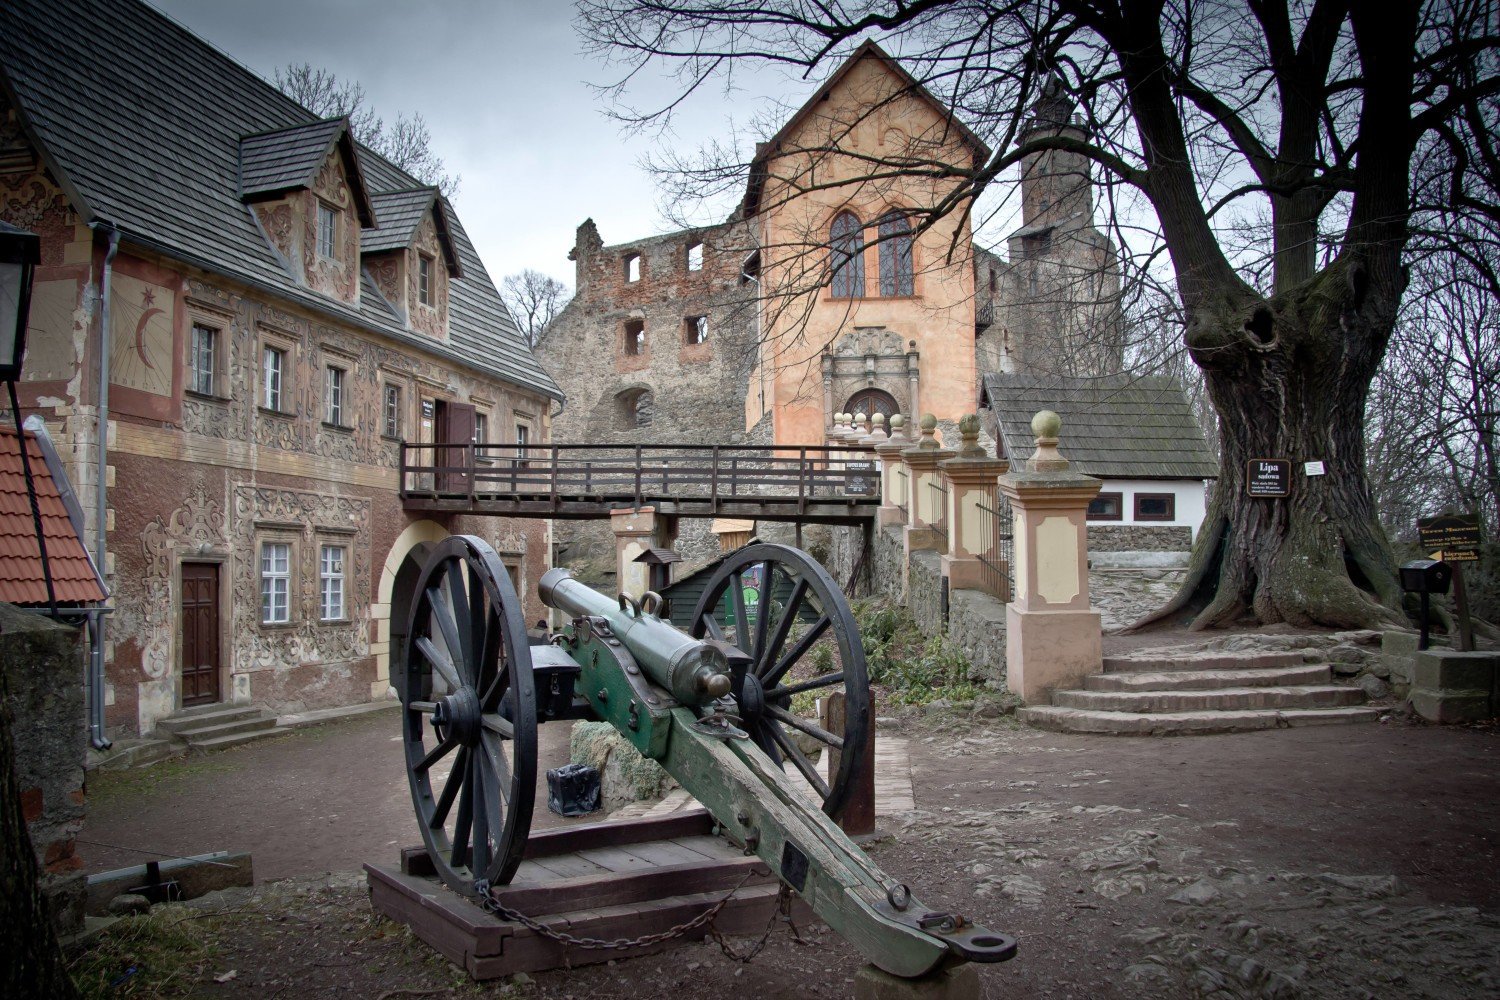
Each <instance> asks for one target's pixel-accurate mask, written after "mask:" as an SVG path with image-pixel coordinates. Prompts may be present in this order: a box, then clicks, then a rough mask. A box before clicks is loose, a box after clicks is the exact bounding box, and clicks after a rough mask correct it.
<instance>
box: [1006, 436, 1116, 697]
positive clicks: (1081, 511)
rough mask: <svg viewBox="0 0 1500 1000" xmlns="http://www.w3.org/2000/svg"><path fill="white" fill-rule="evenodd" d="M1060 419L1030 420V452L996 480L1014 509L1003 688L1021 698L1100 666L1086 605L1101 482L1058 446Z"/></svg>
mask: <svg viewBox="0 0 1500 1000" xmlns="http://www.w3.org/2000/svg"><path fill="white" fill-rule="evenodd" d="M1061 426H1062V420H1061V419H1060V418H1059V417H1058V415H1057V414H1056V413H1053V412H1052V411H1051V410H1043V411H1042V412H1040V413H1038V414H1037V415H1036V416H1035V417H1033V418H1032V420H1031V429H1032V431H1033V433H1035V434H1036V445H1037V447H1036V453H1035V454H1034V455H1032V456H1031V458H1029V459H1027V460H1026V466H1025V468H1024V469H1021V470H1019V471H1015V472H1008V473H1006V474H1005V475H1003V476H1001V477H1000V478H999V487H1000V492H1002V493H1004V494H1005V496H1006V497H1008V498H1009V499H1010V502H1011V505H1012V507H1014V509H1015V542H1014V550H1013V558H1014V559H1015V567H1016V572H1015V577H1016V592H1015V594H1014V595H1013V596H1012V597H1011V602H1010V603H1009V604H1007V605H1006V608H1005V618H1006V631H1005V662H1006V686H1007V687H1009V688H1010V689H1011V690H1012V691H1014V692H1015V693H1016V694H1018V695H1020V696H1021V698H1022V699H1024V700H1025V701H1026V703H1027V704H1032V705H1034V704H1036V703H1038V702H1039V701H1041V700H1043V699H1045V698H1046V697H1047V696H1048V695H1049V694H1050V692H1051V691H1052V690H1053V689H1055V688H1059V687H1068V686H1076V685H1078V684H1079V683H1081V682H1082V680H1083V678H1084V677H1086V676H1088V675H1089V674H1093V673H1098V672H1099V671H1100V670H1102V669H1103V667H1104V656H1103V649H1102V642H1101V634H1100V620H1099V612H1097V611H1095V610H1094V609H1093V608H1092V607H1090V606H1089V572H1088V522H1087V513H1088V507H1089V501H1090V500H1092V499H1093V498H1094V496H1095V494H1097V493H1098V492H1099V487H1100V486H1102V485H1103V484H1102V483H1101V482H1100V481H1099V480H1097V479H1095V478H1093V477H1092V476H1085V475H1082V474H1080V473H1077V472H1074V471H1072V470H1071V469H1070V468H1069V462H1068V460H1067V459H1066V458H1063V457H1062V455H1061V454H1059V453H1058V450H1057V433H1058V430H1059V429H1060V428H1061Z"/></svg>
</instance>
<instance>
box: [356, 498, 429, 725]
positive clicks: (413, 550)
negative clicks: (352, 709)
mask: <svg viewBox="0 0 1500 1000" xmlns="http://www.w3.org/2000/svg"><path fill="white" fill-rule="evenodd" d="M447 537H448V530H447V529H446V528H444V527H443V526H442V525H441V524H438V523H437V522H436V521H426V520H423V521H416V522H413V523H412V524H409V525H407V526H406V530H405V531H402V532H401V534H400V535H398V536H397V537H396V541H395V542H393V543H392V544H391V549H390V551H389V552H388V553H386V558H385V566H384V567H383V568H382V569H381V571H380V585H379V587H378V589H377V591H376V598H375V599H376V602H377V604H376V607H377V609H384V610H385V612H386V614H385V620H384V621H381V620H380V619H379V618H377V619H376V624H375V629H376V641H377V647H376V648H377V652H376V654H375V681H376V686H377V687H379V685H380V684H381V683H385V684H389V685H391V686H394V685H395V683H396V681H397V680H398V679H399V677H400V676H401V674H402V671H403V669H404V667H405V666H406V664H405V663H403V662H402V659H401V656H402V650H403V649H405V646H406V624H407V622H406V619H407V618H408V617H410V615H411V598H412V592H413V591H414V590H415V588H416V583H417V574H418V573H419V572H420V571H421V569H422V561H423V560H424V559H426V558H427V553H428V551H430V550H431V548H432V546H433V544H434V543H436V542H440V541H442V540H443V539H444V538H447ZM382 646H383V647H384V648H383V649H382V648H381V647H382ZM397 693H398V694H399V693H400V692H399V691H398V692H397ZM371 694H372V696H373V697H376V698H379V697H381V696H382V695H381V693H376V692H371Z"/></svg>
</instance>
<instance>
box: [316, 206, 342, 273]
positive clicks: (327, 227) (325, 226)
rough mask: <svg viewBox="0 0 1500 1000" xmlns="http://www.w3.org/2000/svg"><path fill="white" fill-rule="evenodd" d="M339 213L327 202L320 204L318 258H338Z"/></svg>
mask: <svg viewBox="0 0 1500 1000" xmlns="http://www.w3.org/2000/svg"><path fill="white" fill-rule="evenodd" d="M338 235H339V211H338V209H336V208H334V207H333V206H332V205H330V204H328V203H327V202H324V201H320V202H318V256H319V257H327V258H329V259H334V258H336V257H337V256H338V250H337V247H338Z"/></svg>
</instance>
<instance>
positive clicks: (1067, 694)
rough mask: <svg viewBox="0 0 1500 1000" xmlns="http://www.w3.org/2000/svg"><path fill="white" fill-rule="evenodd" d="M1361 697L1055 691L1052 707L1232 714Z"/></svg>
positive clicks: (1246, 690)
mask: <svg viewBox="0 0 1500 1000" xmlns="http://www.w3.org/2000/svg"><path fill="white" fill-rule="evenodd" d="M1364 701H1365V693H1364V692H1363V691H1361V690H1360V689H1359V688H1356V687H1344V686H1342V685H1339V684H1301V685H1296V686H1288V687H1227V688H1214V689H1211V690H1206V691H1198V690H1182V689H1175V690H1166V691H1150V690H1147V691H1139V690H1138V691H1057V692H1055V693H1054V694H1053V695H1052V704H1053V705H1054V706H1056V707H1058V708H1081V709H1089V710H1091V711H1099V712H1137V713H1150V712H1233V711H1243V710H1246V709H1262V708H1342V707H1347V706H1350V705H1361V704H1363V703H1364Z"/></svg>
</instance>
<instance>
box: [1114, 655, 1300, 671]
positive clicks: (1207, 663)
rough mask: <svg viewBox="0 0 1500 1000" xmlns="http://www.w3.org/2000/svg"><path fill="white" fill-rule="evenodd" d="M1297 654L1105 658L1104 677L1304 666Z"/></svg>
mask: <svg viewBox="0 0 1500 1000" xmlns="http://www.w3.org/2000/svg"><path fill="white" fill-rule="evenodd" d="M1306 662H1307V660H1306V659H1305V658H1304V656H1303V654H1302V652H1301V651H1297V652H1293V653H1187V654H1184V655H1182V656H1106V657H1105V658H1104V672H1105V673H1106V674H1119V673H1140V672H1142V671H1151V672H1153V673H1163V672H1166V671H1178V670H1262V669H1269V668H1272V667H1296V666H1301V665H1302V664H1304V663H1306Z"/></svg>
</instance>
